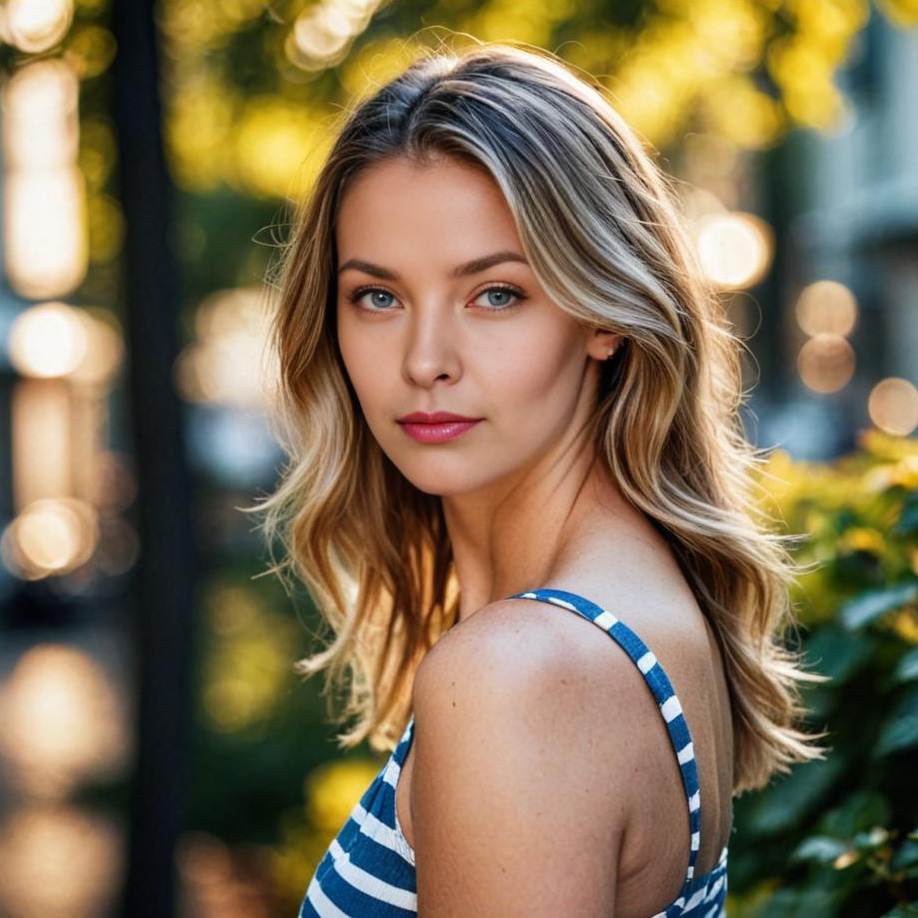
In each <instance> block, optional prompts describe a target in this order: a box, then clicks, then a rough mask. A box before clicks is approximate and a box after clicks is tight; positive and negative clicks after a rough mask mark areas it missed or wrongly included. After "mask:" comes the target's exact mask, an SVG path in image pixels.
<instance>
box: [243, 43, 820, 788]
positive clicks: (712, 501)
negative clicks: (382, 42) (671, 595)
mask: <svg viewBox="0 0 918 918" xmlns="http://www.w3.org/2000/svg"><path fill="white" fill-rule="evenodd" d="M444 156H446V157H452V158H454V159H455V160H458V161H460V162H463V163H465V164H469V165H474V166H476V167H477V168H484V169H486V170H487V171H488V173H489V174H490V175H491V176H492V177H493V179H494V181H495V182H496V183H497V185H498V186H499V188H500V190H501V192H502V193H503V195H504V197H505V199H506V202H507V204H508V206H509V209H510V211H511V212H512V215H513V218H514V220H515V223H516V227H517V230H518V233H519V236H520V240H521V243H522V246H523V249H524V253H525V256H526V258H527V259H528V261H529V263H530V265H531V266H532V269H533V271H534V273H535V275H536V277H537V278H538V280H539V282H540V283H541V285H542V286H543V287H544V289H545V290H546V292H547V293H548V294H549V296H550V297H551V298H552V299H553V300H554V302H555V303H556V304H557V306H558V308H559V309H563V310H564V311H565V312H566V313H568V314H569V315H571V316H573V317H574V318H576V319H578V320H581V321H584V322H587V323H589V324H590V325H591V326H593V327H600V328H602V329H604V330H608V331H612V332H617V333H620V334H622V335H623V336H624V339H625V345H624V346H623V347H620V348H619V349H618V351H617V353H616V356H615V357H614V358H613V359H612V360H610V361H606V365H605V366H604V368H603V371H602V376H601V380H600V391H599V397H598V401H597V404H596V409H595V414H594V416H593V418H592V423H591V428H590V436H591V437H592V440H593V443H594V445H595V450H596V455H597V457H598V458H599V460H600V461H603V462H605V463H606V465H607V467H608V470H609V471H610V472H611V474H612V476H613V477H614V480H615V482H616V483H617V485H618V487H619V488H620V489H621V492H622V493H623V495H624V496H625V498H626V499H627V500H629V501H630V502H631V503H632V504H633V505H634V506H635V507H637V508H639V509H640V510H641V511H643V513H644V514H645V515H646V516H647V517H648V518H649V519H650V520H651V521H652V523H653V524H654V525H655V526H656V528H657V529H658V531H659V532H660V533H661V534H663V536H664V537H665V538H666V539H667V541H668V543H669V544H670V545H671V547H672V550H673V552H674V553H675V556H676V558H677V560H678V562H679V564H680V567H681V569H682V571H683V573H684V575H685V577H686V579H687V580H688V582H689V584H690V585H691V587H692V589H693V591H694V593H695V595H696V597H697V599H698V601H699V604H700V605H701V608H702V609H703V611H704V614H705V615H706V616H707V618H708V620H709V621H710V623H711V624H712V626H713V630H714V632H715V634H716V636H717V640H718V643H719V646H720V649H721V651H722V655H723V659H724V664H725V670H726V676H727V681H728V684H729V687H730V694H731V708H732V718H733V726H734V742H735V750H734V753H735V754H734V761H735V770H734V779H733V781H734V793H741V792H743V791H744V790H748V789H752V788H757V787H761V786H763V785H764V784H766V783H767V782H768V780H769V779H770V777H771V776H772V775H773V774H774V773H775V772H787V771H789V766H790V765H791V764H793V763H794V762H801V761H807V760H810V759H815V758H821V757H823V756H824V754H825V750H824V749H822V748H820V747H819V746H817V745H816V742H815V740H816V739H818V738H820V737H821V736H823V735H825V734H819V735H814V734H811V733H807V732H805V731H803V730H802V729H801V726H802V725H801V723H799V720H800V719H801V718H802V717H803V716H804V715H805V708H804V707H803V705H802V703H801V695H800V686H799V683H800V682H804V681H821V679H822V678H823V677H820V676H818V675H817V674H815V673H810V672H807V671H806V670H804V669H803V668H802V665H801V662H802V661H801V659H800V657H799V656H798V655H797V652H796V651H794V650H792V649H791V648H790V646H789V645H788V644H787V643H786V642H785V641H784V637H785V635H784V626H786V625H788V624H791V625H795V624H796V622H795V619H794V612H793V608H792V601H791V598H790V595H791V594H790V584H791V582H792V581H793V579H794V577H795V576H796V573H797V571H796V568H795V566H794V561H793V557H792V555H791V553H790V552H789V551H788V550H787V546H786V545H785V540H786V539H788V538H790V537H788V536H780V535H778V534H777V533H775V532H771V531H769V530H768V529H767V528H766V526H765V525H764V524H763V523H762V522H761V521H758V520H757V519H756V518H755V516H754V511H753V510H752V509H751V508H752V506H753V497H754V496H755V495H754V491H755V488H756V487H757V483H756V482H755V477H754V472H755V470H756V466H757V464H758V463H760V462H763V461H764V459H763V457H762V455H761V453H760V452H759V451H758V450H756V449H755V448H754V447H753V446H752V445H751V444H750V443H749V442H748V441H747V439H746V438H745V436H744V431H743V427H742V422H741V418H740V414H739V408H740V407H741V405H742V402H743V398H744V394H743V392H742V378H741V377H742V374H741V369H742V364H741V354H740V351H741V349H742V347H743V346H744V345H743V343H742V342H741V340H740V339H739V338H737V337H736V336H735V335H734V334H733V332H732V330H731V328H730V326H729V323H728V322H727V320H726V318H725V316H724V309H723V304H722V302H721V300H720V299H719V297H718V295H717V292H716V290H715V289H714V288H713V287H712V285H711V284H710V282H709V281H707V280H706V279H705V277H704V275H703V273H702V272H701V270H700V269H699V267H698V264H697V263H696V261H695V254H694V251H693V246H692V243H691V241H690V237H689V234H688V233H687V231H686V229H685V227H684V226H683V224H682V218H681V216H680V213H679V210H678V207H677V206H676V203H675V201H676V195H675V193H674V190H673V188H672V187H671V185H670V183H669V181H668V180H667V179H666V178H665V177H664V175H663V174H662V173H661V172H660V171H658V168H657V166H656V165H655V162H654V160H653V159H652V158H651V156H650V154H649V153H648V152H646V151H645V149H644V148H643V147H642V145H641V142H640V141H639V140H638V138H637V137H636V136H635V134H634V132H633V131H632V130H631V129H630V128H629V127H628V125H627V124H626V123H625V122H624V121H623V120H622V118H621V116H620V115H619V114H618V113H617V112H616V110H615V108H614V107H613V104H612V102H611V101H610V100H609V98H608V97H607V96H606V95H605V93H604V91H603V89H602V87H601V85H599V84H598V83H596V81H594V80H593V79H592V78H590V77H589V76H585V75H581V74H580V73H578V72H576V71H575V70H573V69H572V68H571V67H570V66H569V65H567V64H566V63H565V62H563V61H562V60H561V59H559V58H558V57H557V56H555V55H553V54H551V53H549V52H547V51H542V50H540V49H532V48H529V47H525V48H524V47H517V43H513V42H489V43H488V42H478V43H477V44H475V45H473V46H472V47H471V48H467V49H465V50H462V51H456V50H452V49H445V48H443V47H441V48H438V49H436V50H428V51H425V52H423V53H422V54H421V56H420V57H419V58H418V59H416V60H415V61H414V63H412V64H410V65H409V66H408V67H407V68H406V69H405V70H404V71H403V72H402V73H401V74H399V75H398V76H397V77H395V78H394V79H392V80H391V81H389V82H387V83H385V84H384V85H382V86H381V87H379V88H378V89H376V90H375V91H374V92H373V93H372V94H371V95H369V96H368V97H367V98H365V99H364V100H361V101H359V102H358V103H355V104H354V105H352V107H351V109H350V110H348V111H346V112H345V113H344V117H343V118H342V124H341V126H340V129H339V130H338V131H337V132H336V136H335V140H334V142H333V144H332V146H331V149H330V152H329V154H328V156H327V158H326V160H325V161H324V163H323V165H322V167H321V169H320V170H319V172H318V176H317V178H316V180H315V182H314V183H313V185H312V187H311V189H310V191H309V192H308V194H307V195H306V197H305V198H304V199H303V200H302V202H301V204H300V205H299V206H298V207H297V209H296V211H295V218H294V229H293V231H292V233H291V234H290V237H289V240H288V242H287V243H286V244H285V245H284V251H283V258H282V260H281V267H280V271H279V273H278V278H279V283H278V284H277V286H278V306H277V311H276V313H275V315H274V316H273V319H272V322H273V325H272V328H271V336H270V346H271V353H272V355H273V356H274V357H275V358H276V360H277V374H278V376H277V379H278V384H277V387H276V396H275V402H274V405H273V409H272V414H271V417H272V426H273V427H274V429H275V431H276V433H277V435H278V437H279V439H280V441H281V444H282V446H283V448H284V450H285V453H286V456H287V461H286V462H285V465H284V468H283V470H282V474H281V480H280V482H279V485H278V487H277V488H276V490H274V492H273V493H272V494H270V495H269V496H267V498H266V499H264V500H263V501H262V502H261V503H260V504H258V505H257V506H256V507H254V508H244V509H246V510H247V511H251V510H258V511H261V512H264V514H265V517H264V520H263V522H262V523H261V526H262V529H263V533H264V535H265V537H266V540H267V543H268V546H269V551H270V553H271V561H272V566H271V567H270V569H269V570H268V571H266V573H271V572H274V573H277V574H278V575H280V576H281V578H282V579H286V578H285V575H287V574H290V573H294V574H295V575H297V576H298V577H299V578H300V579H301V580H302V581H303V582H304V583H305V584H306V586H307V587H308V590H309V593H310V595H311V598H312V600H313V602H314V603H315V605H316V606H317V608H318V610H319V611H320V613H321V616H322V619H323V621H324V622H325V623H327V624H328V625H329V626H330V628H331V631H332V633H333V640H332V641H331V642H330V643H329V644H328V646H327V647H325V649H323V650H322V651H321V652H319V653H316V654H315V655H312V656H309V657H307V658H305V659H303V660H300V661H297V663H296V664H295V668H296V671H297V672H298V673H300V674H302V675H306V676H309V675H312V674H314V673H318V672H320V671H322V670H327V673H326V681H325V687H324V689H323V693H326V694H327V693H328V691H329V689H330V688H331V687H339V686H341V687H343V688H344V691H343V693H342V695H343V705H342V708H341V710H340V711H339V712H338V717H337V723H338V724H339V725H340V724H343V723H344V722H345V720H348V719H352V718H356V723H355V724H354V725H353V726H352V728H351V729H350V731H349V732H348V731H346V732H342V733H339V734H338V736H337V740H338V744H339V748H342V749H344V748H350V747H352V746H354V745H356V744H357V743H359V742H360V741H361V740H363V739H364V738H367V739H368V742H369V743H370V746H371V747H372V748H374V749H375V750H377V751H381V750H383V749H386V748H391V747H392V746H393V744H394V742H395V741H396V739H397V737H398V736H399V734H400V733H401V731H402V730H403V728H404V726H405V724H406V722H407V718H408V714H409V710H408V708H409V705H410V693H411V685H412V680H413V676H414V672H415V669H416V667H417V664H418V663H419V662H420V659H421V658H422V657H423V655H424V654H425V653H426V652H427V651H428V650H429V649H430V648H431V647H432V646H433V644H434V643H435V641H436V640H437V639H438V637H439V636H440V635H441V634H442V633H443V632H444V631H446V630H447V629H448V628H450V627H451V626H452V625H453V624H454V623H455V622H456V619H457V615H458V584H457V581H456V576H455V570H454V565H453V558H452V551H451V547H450V543H449V538H448V533H447V530H446V526H445V523H444V516H443V511H442V505H441V499H440V497H439V496H437V495H431V494H427V493H423V492H421V491H420V490H419V489H417V488H416V487H415V486H414V485H412V484H411V483H410V482H409V481H408V480H407V479H406V478H405V477H404V476H403V475H402V474H401V473H400V471H399V470H398V469H397V468H396V467H395V465H394V464H393V463H392V462H391V461H390V460H389V459H388V457H387V456H386V455H385V454H384V453H383V452H382V450H381V448H380V447H379V445H378V444H377V442H376V441H375V439H374V437H373V436H372V435H371V433H370V431H369V428H368V426H367V424H366V422H365V420H364V418H363V415H362V411H361V409H360V406H359V403H358V401H357V398H356V395H355V392H354V390H353V388H352V386H351V384H350V381H349V379H348V376H347V373H346V371H345V369H344V365H343V362H342V358H341V354H340V351H339V349H338V344H337V338H336V332H335V312H334V309H335V303H336V295H337V294H336V283H337V282H336V251H335V239H334V224H335V220H336V212H337V208H338V206H339V203H340V201H341V199H342V195H343V194H344V192H345V191H346V189H347V188H348V187H349V184H350V183H351V182H352V181H353V180H354V179H355V177H356V176H358V175H359V174H360V173H361V172H362V171H363V170H365V169H367V168H368V167H371V166H372V165H374V164H376V163H379V162H382V161H384V160H388V159H390V158H392V157H407V158H409V159H411V160H412V161H415V162H418V163H429V162H431V161H432V160H433V159H435V158H440V157H444ZM277 544H280V546H281V548H282V555H281V559H280V560H279V561H278V560H277V558H276V555H275V554H274V551H275V546H276V545H277ZM534 586H535V585H534ZM329 707H331V706H330V705H329Z"/></svg>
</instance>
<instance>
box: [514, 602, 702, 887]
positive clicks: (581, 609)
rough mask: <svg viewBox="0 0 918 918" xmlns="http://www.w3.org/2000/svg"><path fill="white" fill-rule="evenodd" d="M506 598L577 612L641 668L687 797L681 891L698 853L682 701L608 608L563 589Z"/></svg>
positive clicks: (694, 780) (694, 770) (694, 771)
mask: <svg viewBox="0 0 918 918" xmlns="http://www.w3.org/2000/svg"><path fill="white" fill-rule="evenodd" d="M507 598H508V599H537V600H540V601H541V602H547V603H551V604H552V605H553V606H560V607H561V608H562V609H570V611H572V612H577V613H578V614H580V615H582V616H583V617H584V618H586V619H588V620H589V621H591V622H593V624H595V625H598V626H599V627H600V628H602V629H603V630H604V631H606V632H607V633H608V634H610V635H611V636H612V637H613V638H614V639H615V641H616V642H617V643H618V644H619V646H621V647H622V649H623V650H624V651H625V653H627V654H628V656H629V657H631V659H632V660H633V661H634V663H635V664H636V665H637V668H638V669H639V670H640V671H641V674H642V675H643V676H644V681H645V682H646V683H647V685H648V686H649V687H650V690H651V691H652V692H653V696H654V698H655V699H656V702H657V705H658V707H659V708H660V714H661V715H662V716H663V720H664V722H665V723H666V729H667V731H668V732H669V739H670V741H671V743H672V746H673V750H674V751H675V753H676V759H677V761H678V762H679V768H680V771H681V772H682V784H683V785H684V787H685V796H686V799H687V800H688V810H689V833H690V838H689V864H688V871H687V872H686V875H685V880H684V881H683V884H682V889H683V891H684V890H685V888H686V886H687V885H688V884H689V883H690V882H691V879H692V877H693V876H694V874H695V861H696V859H697V857H698V849H699V848H700V847H701V788H700V787H699V784H698V767H697V764H696V762H695V747H694V745H693V744H692V736H691V734H690V733H689V728H688V723H687V721H686V719H685V715H684V713H683V711H682V705H681V703H680V702H679V699H678V697H677V696H676V692H675V690H674V689H673V686H672V683H671V682H670V681H669V677H668V676H667V675H666V672H665V671H664V669H663V667H662V666H661V665H660V663H659V661H658V660H657V658H656V657H655V656H654V655H653V653H652V652H651V651H650V650H649V649H648V647H647V645H646V644H645V643H644V642H643V641H642V640H641V639H640V638H639V637H638V636H637V634H635V633H634V631H632V630H631V629H630V628H629V627H628V626H627V625H626V624H625V623H624V622H622V621H619V619H617V618H616V617H615V616H614V615H613V614H612V613H611V612H607V611H606V610H605V609H603V608H601V607H600V606H598V605H596V603H594V602H591V601H590V600H589V599H585V598H584V597H583V596H579V595H577V594H576V593H569V592H567V590H554V589H539V590H529V591H527V592H525V593H514V594H513V595H512V596H508V597H507Z"/></svg>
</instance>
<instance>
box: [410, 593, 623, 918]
mask: <svg viewBox="0 0 918 918" xmlns="http://www.w3.org/2000/svg"><path fill="white" fill-rule="evenodd" d="M516 602H519V601H516ZM515 611H516V613H517V614H519V612H520V609H519V608H517V609H516V610H515ZM535 630H536V631H538V629H535ZM521 635H522V631H521V630H519V633H514V629H512V628H511V629H508V628H506V627H503V628H501V627H497V628H493V629H489V628H486V627H477V628H475V629H469V630H468V631H467V632H466V633H464V634H460V633H459V632H454V633H452V634H450V635H449V636H448V639H446V638H444V639H441V641H440V642H438V643H437V645H436V646H435V647H434V648H433V650H431V651H430V652H429V653H428V655H427V656H426V657H425V658H424V661H423V662H422V664H421V666H420V667H419V669H418V671H417V673H416V677H415V688H414V716H415V737H414V755H415V761H414V766H413V771H412V780H411V813H412V826H413V833H414V848H415V852H416V860H415V866H416V870H417V892H418V915H419V918H446V916H450V915H457V916H473V915H491V916H495V915H501V916H512V915H526V916H536V915H551V916H554V918H562V916H578V918H584V916H590V915H597V916H598V915H611V914H613V907H614V902H615V893H616V872H617V865H618V858H619V851H620V847H621V840H622V836H623V834H624V828H625V822H626V813H627V801H626V794H625V793H624V791H625V789H626V785H627V781H626V774H625V771H626V768H630V767H631V766H629V765H627V764H626V762H625V758H624V757H622V758H620V759H619V756H618V755H617V754H616V753H615V752H614V751H613V750H614V749H615V748H619V747H622V748H626V747H627V746H628V744H620V743H617V742H610V741H608V739H607V738H606V737H602V738H598V737H597V731H602V732H603V733H605V734H607V733H608V732H609V724H610V723H611V724H612V725H613V732H614V723H615V718H614V716H613V717H612V719H611V721H610V718H609V717H608V716H607V715H606V714H605V713H603V714H602V723H601V724H600V723H597V715H598V714H599V713H600V712H601V711H604V710H608V705H607V704H604V702H610V703H612V707H613V708H614V707H615V704H614V700H612V699H598V700H597V699H595V694H596V692H595V689H596V685H595V682H594V683H592V684H591V683H590V681H589V679H588V678H587V674H585V673H584V672H583V671H582V667H580V664H579V663H578V660H577V657H576V654H575V655H573V658H572V656H571V654H570V653H564V649H565V648H559V647H558V646H557V645H556V644H552V643H551V642H550V641H546V640H545V639H544V636H543V637H542V638H539V636H538V635H535V636H534V635H533V634H532V633H530V632H529V631H527V633H526V635H524V636H522V637H521ZM568 650H569V648H568ZM616 759H619V760H618V761H616Z"/></svg>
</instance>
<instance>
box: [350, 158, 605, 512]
mask: <svg viewBox="0 0 918 918" xmlns="http://www.w3.org/2000/svg"><path fill="white" fill-rule="evenodd" d="M336 244H337V251H338V265H337V268H338V293H337V308H336V312H337V334H338V341H339V345H340V348H341V353H342V356H343V358H344V363H345V367H346V370H347V373H348V375H349V377H350V380H351V383H352V385H353V387H354V390H355V392H356V394H357V398H358V400H359V401H360V405H361V407H362V409H363V413H364V416H365V418H366V421H367V424H368V425H369V427H370V430H371V431H372V433H373V435H374V437H375V438H376V440H377V442H378V443H379V445H380V447H381V448H382V449H383V451H384V452H385V453H386V455H387V456H388V457H389V458H390V459H391V460H392V462H393V463H394V464H395V465H396V466H397V467H398V468H399V469H400V471H401V472H402V473H403V474H404V475H405V477H406V478H407V479H408V480H409V481H411V482H412V483H413V484H414V485H415V486H416V487H417V488H419V489H420V490H422V491H424V492H426V493H429V494H440V495H457V494H465V493H472V492H476V491H480V490H482V489H486V488H488V486H489V485H495V484H499V483H500V482H501V481H507V482H509V481H512V480H513V479H514V477H516V476H519V475H520V474H523V473H525V471H526V470H527V469H528V468H532V467H535V466H536V465H537V464H538V463H539V461H540V460H542V459H545V458H546V457H548V455H549V453H550V452H551V450H552V448H553V447H554V448H557V445H558V444H559V443H561V442H562V441H563V440H564V439H565V436H564V434H565V432H566V431H568V430H569V428H570V427H571V426H572V425H573V424H574V423H579V422H582V420H583V413H584V411H585V410H586V411H589V409H590V408H591V406H592V401H588V400H590V399H593V398H595V394H594V392H595V382H596V380H597V379H598V368H599V364H598V363H596V362H595V361H594V360H591V358H595V360H602V359H604V358H605V357H606V356H607V354H608V352H609V349H610V347H611V346H614V344H615V342H614V341H613V340H612V338H611V337H610V336H608V335H606V336H605V337H603V336H601V335H597V334H596V333H595V332H592V333H591V331H590V330H589V329H587V328H586V327H584V326H583V325H581V324H580V323H578V322H577V321H576V320H574V319H572V318H571V317H570V316H568V315H567V314H566V313H564V312H562V310H561V309H559V308H558V307H557V306H556V305H555V304H554V303H553V302H552V300H551V299H549V297H548V295H547V294H546V293H545V291H544V290H543V289H542V288H541V287H540V286H539V284H538V283H537V281H536V278H535V275H534V274H533V272H532V270H531V269H530V268H529V266H528V265H527V263H526V262H525V259H524V256H523V249H522V246H521V245H520V240H519V236H518V235H517V231H516V227H515V226H514V223H513V218H512V216H511V214H510V210H509V208H508V206H507V204H506V202H505V200H504V198H503V195H502V194H501V192H500V190H499V188H498V186H497V185H496V183H495V182H494V181H493V179H492V178H491V177H490V176H488V175H487V174H486V173H484V172H483V171H481V170H478V169H474V168H472V167H470V166H467V165H464V164H461V163H457V162H455V161H453V160H442V161H440V162H438V163H436V164H434V165H425V166H419V165H417V164H414V163H411V162H410V161H408V160H407V159H403V158H399V159H393V160H389V161H386V162H383V163H380V164H377V165H375V166H373V167H371V168H370V169H368V170H366V171H365V172H364V173H362V174H361V175H360V176H359V177H358V179H357V180H356V182H355V183H354V184H353V185H352V186H351V187H350V188H349V190H348V192H347V193H346V194H345V196H344V198H343V200H342V202H341V206H340V210H339V215H338V221H337V225H336ZM492 256H493V257H492ZM476 262H478V264H476ZM413 412H425V413H427V414H433V413H435V412H450V413H452V414H456V415H462V416H464V417H466V418H472V419H476V420H478V423H476V424H474V425H472V426H470V427H467V429H465V430H464V432H462V433H459V435H458V436H454V437H452V438H451V439H445V440H444V439H442V436H443V433H449V432H450V431H449V430H445V431H444V428H443V427H440V428H439V430H440V431H443V433H441V434H440V436H436V432H437V431H436V429H435V430H434V431H433V433H434V436H435V439H434V442H431V434H430V431H428V432H427V433H426V434H425V431H424V430H423V429H421V428H417V427H406V426H405V425H404V424H402V423H399V419H400V418H403V417H404V416H405V415H408V414H411V413H413ZM578 415H579V417H578ZM457 429H461V428H456V427H455V426H454V427H453V428H452V430H453V431H455V430H457ZM412 432H413V433H414V436H412V435H411V433H412ZM419 438H420V439H419Z"/></svg>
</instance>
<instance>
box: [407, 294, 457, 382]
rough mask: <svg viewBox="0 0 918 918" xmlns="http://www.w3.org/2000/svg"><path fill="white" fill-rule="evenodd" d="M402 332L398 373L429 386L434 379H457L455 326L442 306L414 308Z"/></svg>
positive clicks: (411, 380)
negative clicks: (403, 343) (402, 348)
mask: <svg viewBox="0 0 918 918" xmlns="http://www.w3.org/2000/svg"><path fill="white" fill-rule="evenodd" d="M406 334H407V340H406V342H405V351H404V360H403V362H402V374H403V376H404V378H405V380H406V381H407V382H408V383H410V384H412V385H415V386H420V387H422V388H429V387H430V386H432V385H433V384H434V383H435V382H436V381H437V380H438V379H441V378H445V379H448V380H451V381H453V382H455V381H456V380H457V379H458V378H459V373H460V362H459V355H458V352H457V349H456V344H457V337H456V329H455V328H453V327H452V322H451V320H450V317H449V315H448V310H447V308H446V307H444V308H442V309H438V308H437V307H436V306H434V305H431V306H430V307H429V308H426V309H425V308H423V307H422V308H421V309H417V310H415V312H414V314H413V315H412V316H411V318H410V320H409V322H408V323H407V332H406Z"/></svg>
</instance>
